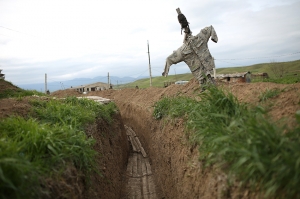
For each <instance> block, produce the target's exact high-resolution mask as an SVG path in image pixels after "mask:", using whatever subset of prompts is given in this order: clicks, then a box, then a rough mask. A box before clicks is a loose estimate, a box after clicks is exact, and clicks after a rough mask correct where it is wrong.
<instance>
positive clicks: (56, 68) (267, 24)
mask: <svg viewBox="0 0 300 199" xmlns="http://www.w3.org/2000/svg"><path fill="white" fill-rule="evenodd" d="M176 8H180V10H181V11H182V13H183V14H184V15H185V16H186V18H187V20H188V22H189V23H190V24H189V25H190V29H191V30H192V32H193V35H196V34H198V33H199V32H200V30H201V29H202V28H205V27H207V26H210V25H212V26H213V27H214V28H215V30H216V33H217V35H218V38H219V41H218V43H214V42H212V41H211V40H210V41H209V42H208V46H209V49H210V52H211V54H212V56H213V57H214V58H215V65H216V68H223V67H236V66H248V65H253V64H258V63H270V62H274V61H275V62H282V61H294V60H299V59H300V11H299V10H300V0H243V1H241V0H201V1H200V0H109V1H107V0H106V1H104V0H49V1H48V0H0V69H2V73H4V74H5V76H6V80H7V81H10V82H12V83H14V84H15V85H21V84H33V83H42V82H44V81H45V74H47V78H48V79H47V80H48V82H54V81H60V82H63V81H66V80H71V79H75V78H94V77H97V76H107V74H108V73H109V74H110V76H119V77H125V76H130V77H138V76H149V63H148V48H147V42H148V41H149V49H150V60H151V71H152V76H160V75H161V73H162V72H163V69H164V65H165V60H166V58H167V57H168V56H169V55H170V54H171V53H172V52H173V51H174V50H176V49H177V48H179V47H180V46H181V45H182V41H183V35H181V29H180V24H179V22H178V20H177V12H176ZM189 72H190V70H189V68H188V66H187V65H186V64H185V63H179V64H176V65H173V66H171V68H170V73H169V74H170V75H172V74H182V73H189ZM100 81H101V80H100ZM103 81H106V80H105V79H104V80H103Z"/></svg>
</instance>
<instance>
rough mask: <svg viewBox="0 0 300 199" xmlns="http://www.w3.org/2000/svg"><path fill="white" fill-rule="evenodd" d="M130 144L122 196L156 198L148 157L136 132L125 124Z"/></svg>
mask: <svg viewBox="0 0 300 199" xmlns="http://www.w3.org/2000/svg"><path fill="white" fill-rule="evenodd" d="M125 128H126V134H127V137H128V141H129V142H130V145H131V146H132V152H131V153H130V155H129V159H128V164H127V171H126V174H127V177H128V179H127V184H126V191H125V196H124V198H138V199H156V198H158V197H157V193H156V190H155V184H154V179H153V173H152V171H151V165H150V162H149V158H148V156H147V154H146V152H145V150H144V148H143V146H142V144H141V142H140V140H139V138H138V137H137V136H136V133H135V132H134V131H133V130H132V129H131V128H130V127H127V126H125Z"/></svg>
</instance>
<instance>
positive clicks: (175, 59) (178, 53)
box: [162, 45, 184, 77]
mask: <svg viewBox="0 0 300 199" xmlns="http://www.w3.org/2000/svg"><path fill="white" fill-rule="evenodd" d="M183 48H184V45H182V46H180V47H179V48H178V49H177V50H175V51H173V53H172V54H171V55H169V56H168V57H167V59H166V64H165V69H164V72H163V73H162V76H165V77H167V76H168V73H169V70H170V66H171V65H172V64H177V63H179V62H182V61H183V56H182V49H183Z"/></svg>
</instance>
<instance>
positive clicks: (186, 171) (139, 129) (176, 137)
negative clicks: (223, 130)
mask: <svg viewBox="0 0 300 199" xmlns="http://www.w3.org/2000/svg"><path fill="white" fill-rule="evenodd" d="M139 92H147V91H139ZM124 93H126V91H125V92H124ZM100 94H101V95H102V97H106V98H112V99H113V100H114V102H115V104H116V105H117V107H118V109H119V112H120V118H119V121H120V124H121V126H122V128H123V132H122V133H121V134H122V137H123V138H122V139H121V140H122V142H118V143H117V144H119V145H122V147H119V148H121V151H122V152H123V151H126V150H127V149H126V146H125V145H129V146H128V148H129V149H128V153H127V152H126V154H124V155H123V156H122V158H123V159H124V161H123V162H122V163H121V162H119V163H121V164H122V166H119V167H120V175H122V183H121V184H119V185H118V186H115V187H116V188H115V189H114V190H120V189H122V190H121V193H120V194H118V196H120V197H117V196H116V197H110V198H122V199H123V198H124V199H125V198H137V199H139V198H141V199H143V198H149V199H154V198H172V199H177V198H178V199H181V198H187V199H189V198H218V199H222V198H243V197H242V196H245V197H246V198H251V197H247V196H249V195H250V192H245V191H244V190H243V189H240V188H239V187H238V186H231V187H228V186H227V180H226V175H225V174H223V173H220V172H219V171H218V170H216V169H214V168H206V169H203V166H202V164H201V162H200V161H199V158H198V157H199V151H198V150H197V148H196V147H195V146H194V145H191V144H189V143H188V138H187V135H186V134H185V133H184V130H185V127H184V124H183V121H182V120H176V121H173V122H171V123H170V122H165V121H163V120H161V121H157V120H155V119H154V118H153V115H152V112H153V109H152V107H151V106H145V105H144V104H143V103H140V101H134V100H132V99H130V100H128V101H125V100H124V96H123V95H122V94H123V93H122V92H115V93H113V94H114V95H113V94H112V93H105V92H103V93H99V95H100ZM117 94H118V95H117ZM126 94H128V93H126ZM143 94H144V93H143ZM128 99H129V98H128ZM112 146H113V147H118V146H117V145H116V144H114V143H113V145H112ZM110 150H114V149H110ZM119 153H120V151H119V152H117V153H114V155H115V157H117V156H118V154H119ZM104 154H105V153H104ZM116 159H117V158H114V159H113V160H114V161H115V160H116ZM111 160H112V159H109V160H108V161H107V163H110V162H111ZM113 164H115V163H113ZM119 165H120V164H119ZM121 167H122V168H121ZM106 168H108V166H107V167H106ZM121 170H122V171H121ZM120 175H119V176H120ZM107 177H108V178H109V177H110V179H111V177H113V176H107ZM113 178H115V177H113ZM110 193H111V191H110ZM244 194H245V195H244ZM106 198H107V197H106Z"/></svg>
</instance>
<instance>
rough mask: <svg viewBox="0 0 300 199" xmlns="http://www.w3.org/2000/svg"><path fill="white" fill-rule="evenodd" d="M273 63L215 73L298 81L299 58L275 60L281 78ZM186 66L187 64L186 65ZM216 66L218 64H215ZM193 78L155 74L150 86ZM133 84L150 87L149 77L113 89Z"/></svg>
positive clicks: (275, 80)
mask: <svg viewBox="0 0 300 199" xmlns="http://www.w3.org/2000/svg"><path fill="white" fill-rule="evenodd" d="M273 64H274V63H261V64H255V65H251V66H241V67H228V68H217V71H216V72H217V74H230V73H236V72H247V71H251V73H264V72H265V73H268V75H269V77H270V79H265V80H254V82H257V81H259V82H261V81H266V82H274V83H281V84H290V83H297V82H300V60H296V61H290V62H277V63H276V64H278V65H281V66H283V67H284V68H285V73H284V75H283V78H276V76H275V74H274V73H273V72H272V70H271V67H272V65H273ZM186 67H188V66H186ZM217 67H218V66H217ZM294 74H298V76H294ZM192 78H193V75H192V73H185V74H177V75H169V76H168V77H167V78H165V77H162V76H157V77H153V78H152V86H153V87H164V81H174V82H175V81H178V80H187V81H189V80H191V79H192ZM135 86H139V88H148V87H150V79H149V78H144V79H140V80H137V81H135V82H132V83H128V84H121V85H118V86H117V85H114V88H115V89H118V88H135Z"/></svg>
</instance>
